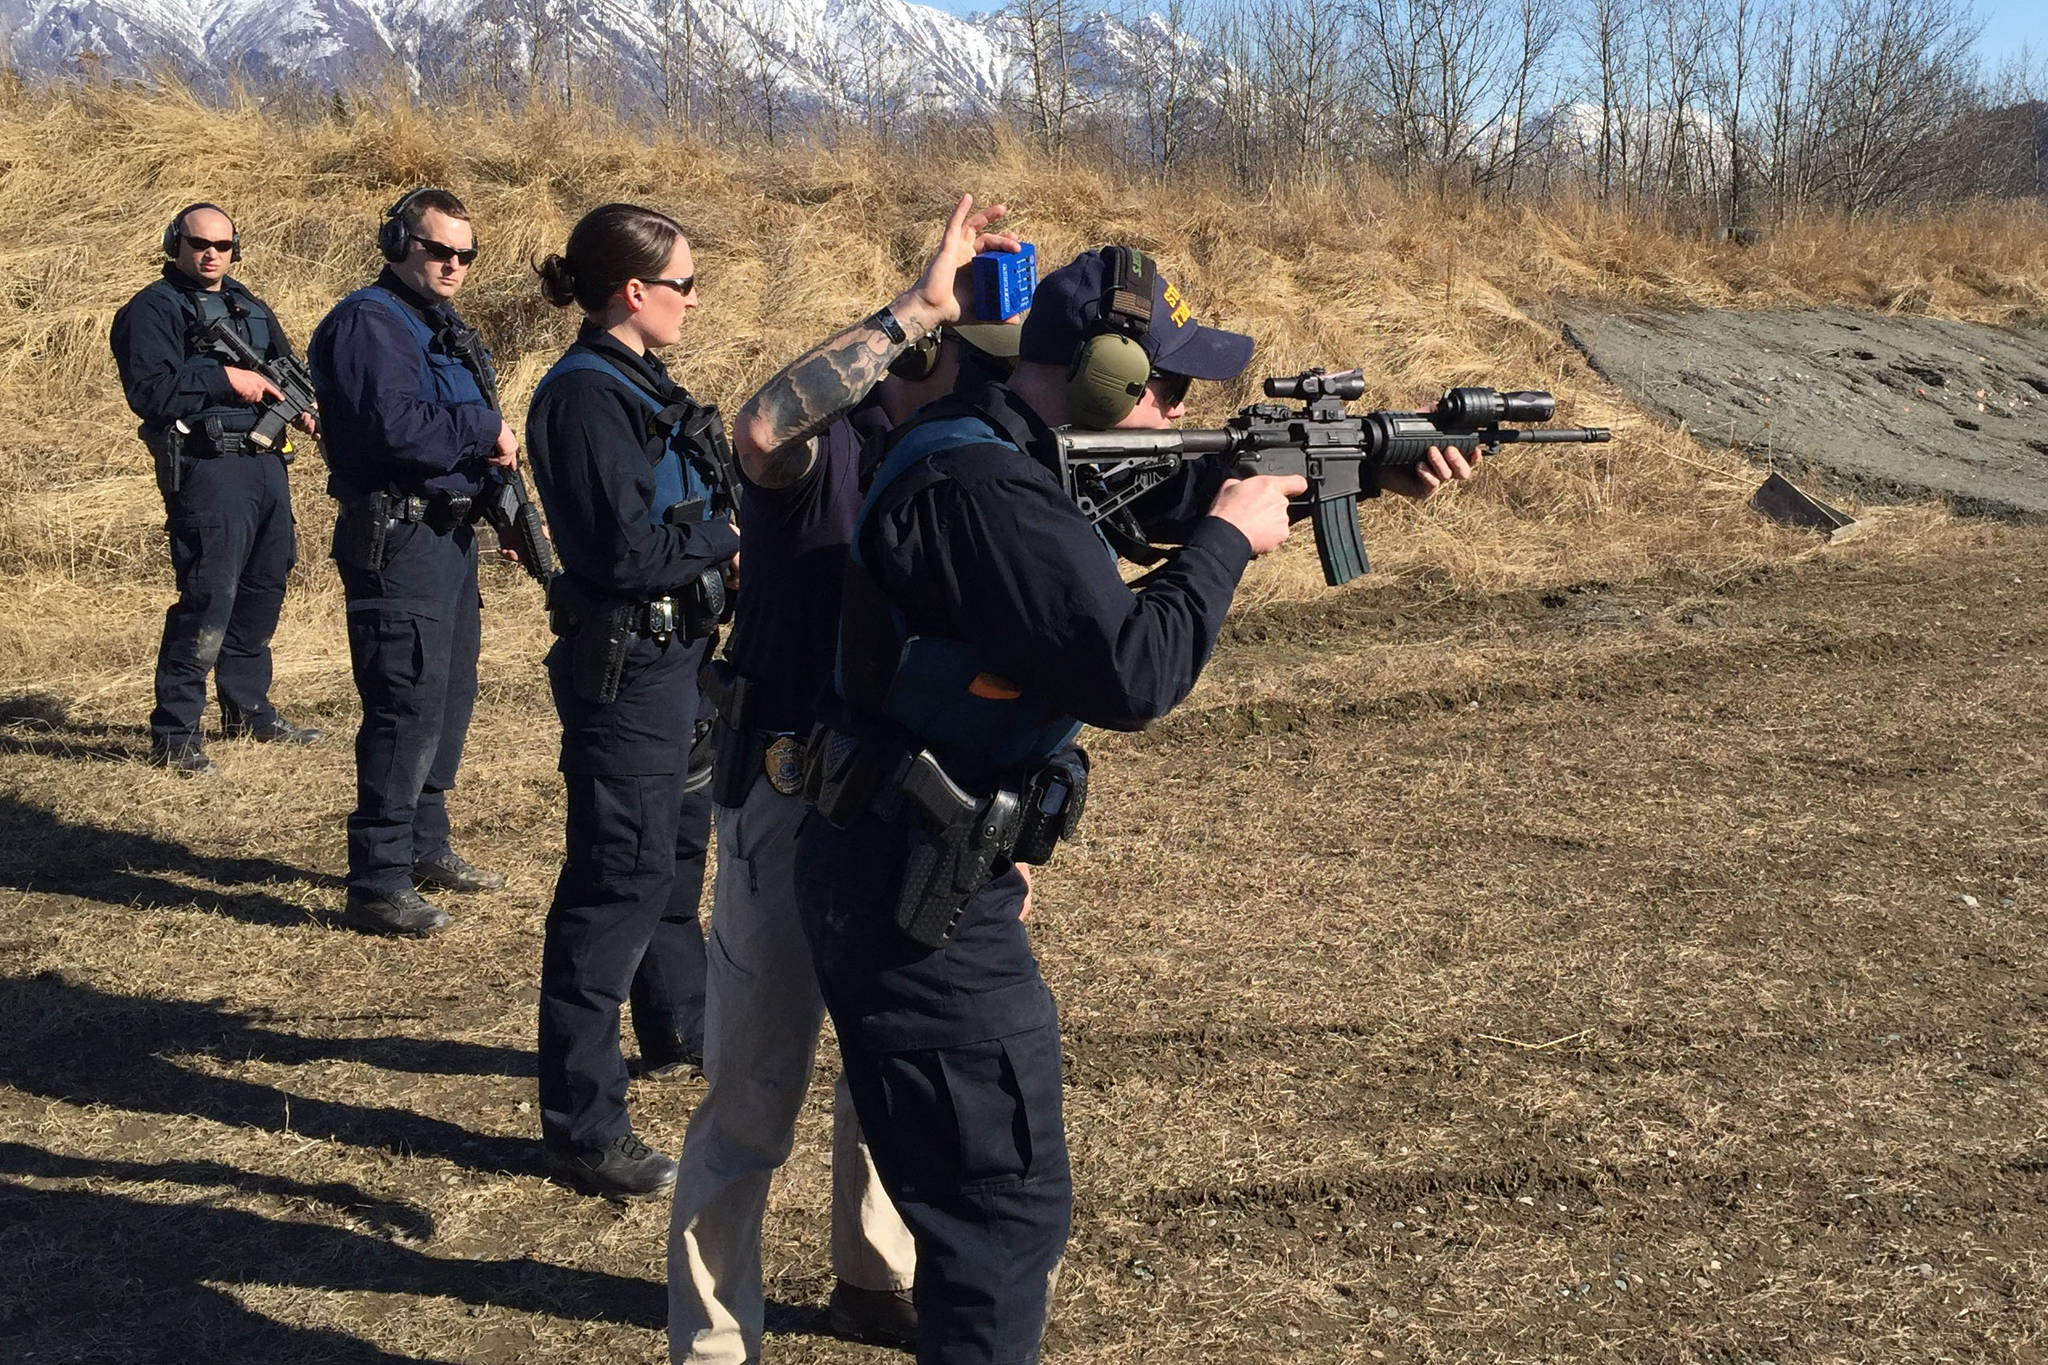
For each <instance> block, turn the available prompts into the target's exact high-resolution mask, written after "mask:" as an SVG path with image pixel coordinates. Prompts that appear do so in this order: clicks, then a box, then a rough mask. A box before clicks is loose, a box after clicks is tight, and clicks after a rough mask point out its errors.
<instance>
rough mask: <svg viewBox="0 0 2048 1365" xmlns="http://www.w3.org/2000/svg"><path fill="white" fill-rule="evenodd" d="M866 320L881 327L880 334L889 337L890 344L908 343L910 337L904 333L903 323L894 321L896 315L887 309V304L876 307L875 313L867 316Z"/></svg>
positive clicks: (901, 344) (904, 344)
mask: <svg viewBox="0 0 2048 1365" xmlns="http://www.w3.org/2000/svg"><path fill="white" fill-rule="evenodd" d="M868 321H869V322H872V323H873V324H875V326H877V327H879V328H881V329H882V335H883V336H885V337H887V338H889V341H890V343H891V344H893V345H896V346H908V345H909V344H910V337H909V336H908V335H906V334H905V333H904V331H903V324H902V323H900V322H898V321H896V315H895V314H894V313H892V312H890V311H889V307H888V305H887V304H884V305H883V306H882V307H880V308H878V309H876V310H875V315H874V316H873V317H871V318H869V319H868Z"/></svg>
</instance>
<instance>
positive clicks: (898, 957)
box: [796, 811, 1074, 1365]
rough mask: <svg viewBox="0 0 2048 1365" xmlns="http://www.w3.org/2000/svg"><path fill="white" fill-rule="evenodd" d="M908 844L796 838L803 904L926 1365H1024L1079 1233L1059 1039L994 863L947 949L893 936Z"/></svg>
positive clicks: (824, 833) (881, 827)
mask: <svg viewBox="0 0 2048 1365" xmlns="http://www.w3.org/2000/svg"><path fill="white" fill-rule="evenodd" d="M904 856H905V841H904V838H903V835H902V834H901V833H900V832H899V831H898V830H897V829H895V828H893V827H891V826H889V825H887V824H884V823H883V822H881V821H879V820H876V819H874V818H873V817H872V816H870V817H865V818H863V819H861V820H858V821H856V822H855V823H854V824H853V826H852V827H851V828H850V829H847V830H839V829H835V828H833V827H832V826H831V825H830V824H828V823H827V822H826V821H825V820H824V819H823V818H822V817H820V816H819V815H818V814H817V812H816V811H813V812H811V814H810V815H809V816H808V817H807V818H806V820H805V822H804V826H803V829H802V831H801V832H800V833H799V835H798V837H797V857H796V879H797V897H798V906H799V908H800V909H801V911H802V914H803V920H804V933H805V936H806V937H807V938H808V939H809V940H810V944H811V955H812V959H813V961H814V962H815V963H816V964H817V968H818V981H819V984H820V985H821V986H822V987H823V989H824V994H825V1003H826V1006H827V1008H828V1009H830V1011H831V1013H832V1023H833V1026H834V1027H835V1028H836V1029H837V1031H838V1034H839V1048H840V1053H841V1056H842V1058H843V1060H844V1064H845V1068H846V1081H847V1086H848V1088H849V1089H850V1090H851V1091H852V1093H853V1102H854V1108H855V1110H856V1112H858V1113H859V1115H860V1124H861V1130H862V1131H863V1132H864V1133H865V1134H866V1135H867V1140H868V1147H869V1149H870V1150H871V1151H872V1152H873V1153H874V1158H875V1168H876V1170H877V1171H878V1172H879V1173H880V1174H881V1177H882V1185H883V1187H884V1188H885V1189H887V1190H888V1191H889V1196H890V1198H891V1199H893V1200H894V1201H895V1203H896V1208H897V1210H898V1211H899V1212H900V1213H901V1214H902V1215H903V1221H904V1223H905V1225H906V1226H908V1227H909V1229H910V1234H911V1237H912V1238H913V1240H915V1241H916V1243H917V1280H916V1284H915V1285H914V1287H913V1289H912V1291H911V1292H912V1298H913V1300H914V1301H915V1304H916V1307H917V1332H918V1336H917V1358H918V1361H919V1362H920V1365H1031V1363H1032V1362H1035V1361H1037V1359H1038V1355H1039V1344H1040V1339H1041V1337H1042V1335H1043V1333H1044V1329H1045V1320H1046V1314H1047V1311H1048V1309H1049V1306H1050V1299H1051V1294H1052V1289H1053V1283H1054V1279H1055V1277H1056V1276H1057V1275H1058V1273H1059V1267H1060V1262H1061V1259H1062V1258H1063V1256H1064V1254H1065V1250H1066V1243H1067V1233H1068V1230H1069V1227H1070V1225H1071V1222H1072V1217H1073V1203H1074V1187H1073V1178H1072V1175H1071V1173H1070V1170H1069V1167H1068V1164H1067V1139H1066V1129H1065V1125H1064V1120H1063V1116H1062V1113H1061V1102H1060V1086H1061V1070H1060V1039H1059V1023H1058V1020H1057V1017H1056V1016H1055V1014H1054V1010H1053V1002H1052V996H1051V993H1050V992H1048V991H1047V990H1046V988H1045V983H1044V981H1043V979H1042V978H1041V977H1040V976H1039V973H1038V962H1037V960H1036V959H1035V958H1034V957H1033V956H1032V955H1031V944H1030V941H1029V939H1028V938H1027V937H1026V936H1025V932H1024V926H1023V925H1022V924H1021V923H1019V922H1018V919H1017V913H1018V911H1019V910H1021V909H1022V908H1023V905H1024V881H1023V878H1022V877H1021V876H1019V875H1018V873H1017V872H1016V870H1015V869H1014V868H1011V867H1008V866H1005V865H1003V864H998V867H999V868H1000V869H1001V871H1000V875H998V876H996V877H995V878H993V879H992V880H991V881H990V882H989V883H988V884H987V885H985V886H984V887H983V888H982V889H981V890H980V891H978V892H976V893H975V895H974V897H973V898H972V899H971V900H970V901H969V902H968V904H967V908H966V910H965V911H964V912H963V913H962V914H961V917H960V922H959V925H958V926H957V927H956V928H955V929H954V931H953V935H952V937H951V938H950V939H948V940H947V942H946V944H945V945H944V946H943V947H941V948H939V949H937V950H931V949H926V948H924V947H922V946H920V945H918V944H916V943H913V942H911V941H910V940H909V939H907V938H905V937H903V936H902V935H901V934H900V933H899V932H898V931H897V930H896V927H895V925H894V924H893V922H892V921H891V918H890V915H891V907H892V906H893V904H894V902H895V898H896V891H897V886H898V884H899V882H900V881H901V879H902V870H903V863H904Z"/></svg>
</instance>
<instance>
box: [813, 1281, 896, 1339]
mask: <svg viewBox="0 0 2048 1365" xmlns="http://www.w3.org/2000/svg"><path fill="white" fill-rule="evenodd" d="M827 1315H828V1318H827V1320H828V1321H829V1322H830V1323H831V1324H832V1331H833V1333H834V1334H835V1335H837V1336H841V1337H844V1338H845V1339H846V1340H848V1341H858V1342H860V1343H862V1344H863V1345H867V1346H894V1347H897V1348H899V1349H901V1350H905V1351H908V1350H913V1349H915V1348H916V1346H917V1309H916V1308H914V1307H912V1306H911V1302H910V1291H909V1290H908V1289H862V1288H860V1287H859V1286H858V1285H851V1284H848V1283H847V1282H846V1281H844V1280H837V1281H835V1282H834V1283H833V1285H832V1302H831V1304H830V1305H829V1306H828V1308H827Z"/></svg>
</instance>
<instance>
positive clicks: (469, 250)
mask: <svg viewBox="0 0 2048 1365" xmlns="http://www.w3.org/2000/svg"><path fill="white" fill-rule="evenodd" d="M413 240H414V241H415V242H418V243H419V247H420V250H421V251H424V252H426V253H427V254H428V255H429V256H432V257H433V258H434V259H435V260H437V261H455V262H458V263H460V264H462V265H468V264H469V263H470V262H471V261H473V260H475V259H476V253H477V248H475V247H473V246H471V247H460V248H458V247H452V246H449V245H448V244H447V243H446V242H437V241H435V240H434V239H433V238H431V237H421V236H418V235H415V236H414V237H413Z"/></svg>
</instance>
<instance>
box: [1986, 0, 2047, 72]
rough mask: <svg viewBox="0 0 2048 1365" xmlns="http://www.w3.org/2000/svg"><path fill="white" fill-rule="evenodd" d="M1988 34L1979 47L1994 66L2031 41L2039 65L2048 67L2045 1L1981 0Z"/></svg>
mask: <svg viewBox="0 0 2048 1365" xmlns="http://www.w3.org/2000/svg"><path fill="white" fill-rule="evenodd" d="M1976 9H1977V17H1978V18H1979V19H1981V20H1983V21H1984V36H1983V37H1982V38H1979V39H1978V40H1977V50H1978V51H1979V52H1981V53H1983V54H1984V56H1985V59H1986V60H1987V61H1988V62H1990V63H1991V64H1992V65H1993V66H1996V65H1997V64H1998V63H1999V62H2001V61H2003V60H2004V59H2005V58H2006V57H2008V56H2012V55H2015V54H2017V53H2018V52H2019V50H2020V48H2021V46H2022V45H2025V44H2031V45H2032V47H2033V49H2034V59H2035V62H2036V64H2037V65H2042V66H2048V4H2043V3H2042V0H1977V6H1976Z"/></svg>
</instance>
